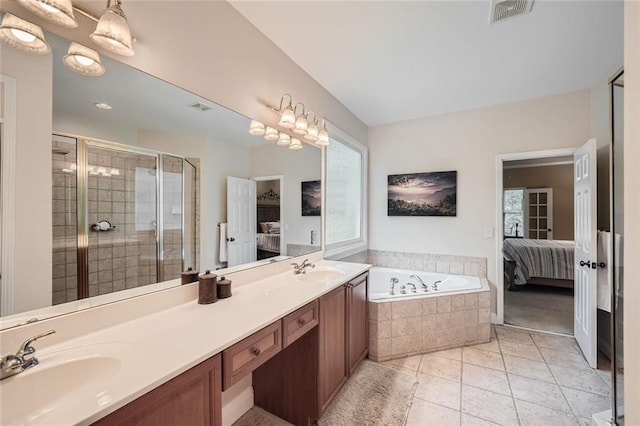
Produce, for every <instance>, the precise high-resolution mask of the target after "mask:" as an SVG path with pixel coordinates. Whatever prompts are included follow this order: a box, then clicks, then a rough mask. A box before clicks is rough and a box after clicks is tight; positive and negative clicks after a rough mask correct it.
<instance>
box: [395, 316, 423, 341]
mask: <svg viewBox="0 0 640 426" xmlns="http://www.w3.org/2000/svg"><path fill="white" fill-rule="evenodd" d="M421 333H422V317H419V316H418V317H411V318H401V319H397V320H393V321H392V322H391V337H399V336H406V335H409V334H421Z"/></svg>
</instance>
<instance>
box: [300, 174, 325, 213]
mask: <svg viewBox="0 0 640 426" xmlns="http://www.w3.org/2000/svg"><path fill="white" fill-rule="evenodd" d="M321 202H322V192H321V190H320V181H319V180H310V181H308V182H302V216H320V203H321Z"/></svg>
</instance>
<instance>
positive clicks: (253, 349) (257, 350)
mask: <svg viewBox="0 0 640 426" xmlns="http://www.w3.org/2000/svg"><path fill="white" fill-rule="evenodd" d="M260 352H261V351H260V348H252V349H251V353H252V354H253V355H255V356H258V355H260Z"/></svg>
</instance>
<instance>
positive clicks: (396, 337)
mask: <svg viewBox="0 0 640 426" xmlns="http://www.w3.org/2000/svg"><path fill="white" fill-rule="evenodd" d="M411 275H417V276H418V277H420V278H421V279H422V281H423V282H424V283H425V284H426V285H427V287H428V289H427V291H426V292H425V291H424V289H423V287H422V285H421V284H420V281H418V280H416V279H415V278H410V276H411ZM393 278H396V279H397V280H398V282H397V283H396V284H395V289H394V294H390V291H389V290H390V284H391V280H392V279H393ZM437 281H440V282H439V283H438V284H437V290H436V289H434V287H433V285H434V283H436V282H437ZM408 283H413V284H415V285H416V292H415V293H414V292H413V291H412V290H413V288H412V286H409V285H407V284H408ZM368 286H369V287H368V290H369V302H368V308H369V358H371V359H372V360H374V361H386V360H389V359H393V358H401V357H406V356H410V355H416V354H420V353H427V352H433V351H439V350H443V349H451V348H456V347H461V346H467V345H475V344H479V343H486V342H488V341H489V340H490V334H491V324H490V323H491V311H490V307H489V304H490V300H491V299H490V289H489V283H488V282H487V280H486V278H482V277H473V276H468V275H452V274H440V273H433V272H424V271H411V270H404V269H390V268H380V267H373V268H371V269H369V281H368ZM402 286H404V291H405V293H404V294H403V293H402V290H403V289H402Z"/></svg>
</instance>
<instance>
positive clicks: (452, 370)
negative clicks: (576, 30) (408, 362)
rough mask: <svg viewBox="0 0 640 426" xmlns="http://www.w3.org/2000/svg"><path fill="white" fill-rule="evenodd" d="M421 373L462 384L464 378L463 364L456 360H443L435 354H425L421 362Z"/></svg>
mask: <svg viewBox="0 0 640 426" xmlns="http://www.w3.org/2000/svg"><path fill="white" fill-rule="evenodd" d="M419 371H420V373H424V374H431V375H433V376H438V377H442V378H443V379H448V380H453V381H455V382H460V379H461V377H462V362H460V361H456V360H454V359H449V358H442V357H438V356H434V355H433V354H425V355H423V356H422V361H421V362H420V370H419Z"/></svg>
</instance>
